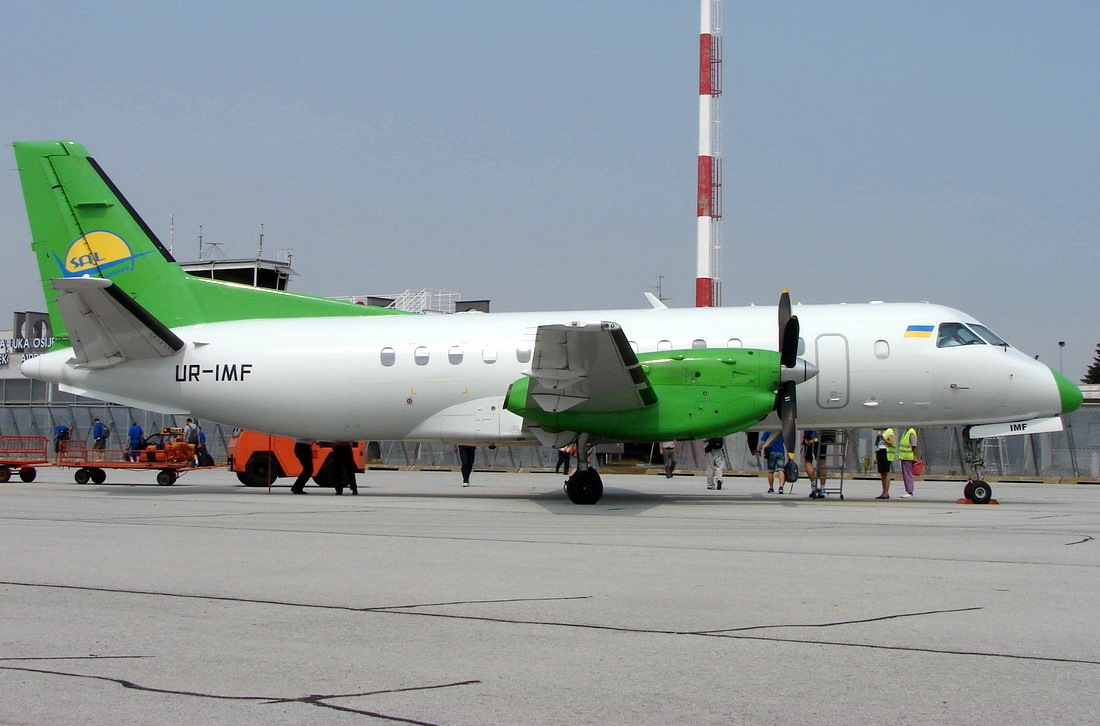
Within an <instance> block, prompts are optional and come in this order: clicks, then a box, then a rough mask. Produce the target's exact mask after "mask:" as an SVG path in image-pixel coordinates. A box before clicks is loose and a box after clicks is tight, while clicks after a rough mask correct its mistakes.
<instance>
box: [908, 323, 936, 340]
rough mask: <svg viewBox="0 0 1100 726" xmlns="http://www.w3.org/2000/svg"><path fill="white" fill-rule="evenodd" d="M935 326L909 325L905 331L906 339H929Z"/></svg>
mask: <svg viewBox="0 0 1100 726" xmlns="http://www.w3.org/2000/svg"><path fill="white" fill-rule="evenodd" d="M935 327H936V326H935V325H910V326H909V327H908V328H906V329H905V337H906V338H931V337H932V329H933V328H935Z"/></svg>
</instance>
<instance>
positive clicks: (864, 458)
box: [0, 402, 1100, 479]
mask: <svg viewBox="0 0 1100 726" xmlns="http://www.w3.org/2000/svg"><path fill="white" fill-rule="evenodd" d="M97 417H98V418H100V419H101V420H102V421H103V422H104V423H106V424H107V426H108V427H110V429H111V437H110V441H109V442H108V447H109V448H111V447H113V448H125V447H126V444H127V441H128V436H127V431H128V430H129V428H130V422H131V421H135V420H136V421H137V422H138V424H140V425H141V427H142V428H143V429H144V430H145V432H146V433H154V432H157V431H160V430H161V429H162V428H164V427H181V426H183V423H184V421H185V420H186V418H187V417H186V416H183V415H168V414H156V413H152V412H149V411H144V410H141V409H136V408H131V407H127V406H117V405H112V404H103V403H91V404H90V403H84V402H74V403H49V404H41V405H36V404H6V405H3V406H0V434H2V435H8V436H13V435H14V436H46V437H47V438H49V439H50V441H51V449H52V439H53V428H54V426H55V425H56V424H59V423H60V424H66V425H68V426H70V427H71V429H72V438H74V439H77V440H86V441H91V431H92V420H93V419H94V418H97ZM199 423H200V425H201V426H202V427H203V430H204V431H205V432H206V437H207V442H206V443H207V449H208V450H209V451H210V454H211V456H213V457H214V459H215V460H217V461H219V462H221V461H225V459H226V445H227V444H228V442H229V438H230V437H231V436H232V434H233V427H231V426H226V425H224V424H219V423H216V422H210V421H200V422H199ZM1065 423H1066V428H1065V430H1064V431H1062V432H1059V433H1052V434H1034V435H1025V436H1011V437H1005V438H1000V439H986V440H985V441H984V443H983V449H982V454H983V457H984V460H985V467H986V473H987V474H988V475H993V476H1007V477H1022V478H1028V477H1035V478H1050V477H1075V476H1076V477H1080V478H1089V479H1098V478H1100V405H1092V404H1086V405H1085V406H1083V407H1082V408H1081V409H1079V410H1078V411H1075V412H1074V413H1072V414H1070V415H1069V416H1066V417H1065ZM894 428H895V430H899V429H900V426H895V427H894ZM899 433H900V431H899ZM918 436H919V438H920V441H921V449H920V454H921V457H922V458H923V459H924V460H925V461H926V462H927V465H928V468H927V469H926V474H925V476H935V475H937V474H939V475H945V476H961V475H965V474H966V473H967V467H966V464H965V446H964V443H963V438H962V429H961V428H929V429H919V430H918ZM873 443H874V435H873V432H872V431H870V430H858V431H853V432H852V433H851V437H850V442H849V445H848V447H847V451H846V455H845V461H844V468H845V471H847V472H852V473H862V472H868V473H870V472H871V471H872V469H873V456H874V451H873ZM621 451H622V447H601V448H600V449H598V450H597V452H598V458H599V460H600V463H608V462H615V461H617V460H619V459H621V458H622V454H621V453H619V452H621ZM626 451H627V453H626V456H627V457H628V458H629V460H630V461H632V462H635V463H643V464H644V463H652V464H656V463H659V462H660V452H659V451H657V449H656V446H646V445H643V446H640V447H638V446H636V447H630V448H628V449H627V450H626ZM377 452H378V456H379V458H380V460H381V463H382V464H383V465H388V466H410V467H411V466H417V467H423V468H431V467H441V468H453V467H457V466H458V455H457V453H456V452H455V451H454V447H453V446H450V445H444V444H427V443H419V444H418V443H414V442H403V441H383V442H379V443H378V446H377ZM726 455H727V459H728V467H727V468H728V469H730V470H733V471H748V472H751V471H760V470H761V462H760V460H759V459H758V458H757V457H756V456H753V455H752V454H751V453H750V452H749V450H748V446H747V443H746V439H745V436H744V434H735V435H733V436H730V437H728V439H727V446H726ZM556 460H557V452H555V451H554V450H553V449H551V448H549V447H545V446H497V447H489V446H479V447H478V448H477V453H476V455H475V460H474V463H475V466H477V467H484V468H502V469H541V468H551V469H552V468H553V467H554V464H555V462H556ZM704 465H705V460H704V457H703V449H702V442H686V443H684V444H681V451H680V464H679V466H680V468H681V469H702V468H704ZM835 465H836V464H834V466H835ZM574 466H575V464H574Z"/></svg>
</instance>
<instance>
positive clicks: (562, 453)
mask: <svg viewBox="0 0 1100 726" xmlns="http://www.w3.org/2000/svg"><path fill="white" fill-rule="evenodd" d="M570 449H573V451H576V450H577V445H576V444H569V445H568V446H562V447H559V448H558V449H557V450H556V451H557V452H558V462H557V463H556V464H554V473H555V474H557V473H558V472H561V473H562V474H565V475H566V476H569V457H570V455H571V454H570V451H569V450H570Z"/></svg>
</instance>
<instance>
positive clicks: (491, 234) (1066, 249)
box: [0, 0, 1100, 379]
mask: <svg viewBox="0 0 1100 726" xmlns="http://www.w3.org/2000/svg"><path fill="white" fill-rule="evenodd" d="M3 8H4V24H3V28H2V29H0V94H2V95H0V143H2V144H3V145H4V146H5V147H7V146H8V145H9V144H10V142H11V141H13V140H31V139H53V138H68V139H73V140H76V141H79V142H81V143H83V144H84V145H85V146H87V147H88V149H89V151H91V153H92V154H93V155H94V156H95V157H96V159H97V161H99V162H100V164H101V165H102V166H103V167H104V168H105V169H106V171H107V172H108V174H110V175H111V176H112V178H113V179H114V180H115V182H116V183H117V184H118V185H119V186H120V188H121V189H122V190H123V192H124V193H125V194H126V195H127V196H128V197H129V199H130V201H131V202H132V203H133V204H134V206H135V207H136V208H137V209H138V211H139V212H140V213H141V214H142V216H143V217H145V219H146V221H147V222H148V223H149V224H150V226H152V227H153V229H154V230H155V231H156V232H157V233H158V234H159V235H160V236H161V237H162V239H165V240H167V238H168V227H169V219H170V218H173V217H174V220H175V250H176V256H177V257H178V258H179V259H193V258H194V257H196V256H197V236H198V227H199V225H202V226H203V231H204V237H205V239H206V241H207V242H216V243H220V245H221V248H222V250H223V251H224V252H225V253H226V254H228V255H229V256H233V257H244V256H250V255H253V254H255V251H256V242H257V237H258V234H259V227H260V224H261V223H262V224H263V225H264V226H265V231H266V238H265V239H266V250H267V251H268V252H269V253H270V252H274V251H277V250H279V249H281V248H285V247H292V248H293V249H294V267H295V269H296V270H297V271H298V272H299V273H300V277H298V278H296V279H295V280H294V282H293V283H292V286H293V289H295V290H297V291H299V292H307V293H315V294H322V295H347V294H367V293H375V292H392V291H398V290H403V289H405V288H432V289H445V290H455V291H458V292H460V293H461V294H462V296H463V297H464V298H466V299H479V298H490V299H492V300H493V306H494V309H495V310H538V309H576V308H589V307H593V308H616V307H636V306H639V305H644V300H643V298H642V294H643V293H644V292H646V291H651V290H653V286H654V285H655V284H656V280H657V276H658V275H663V276H664V287H663V292H664V294H665V295H666V296H667V297H670V298H671V300H670V301H669V304H671V305H676V306H689V305H691V304H693V301H694V292H693V291H694V276H695V252H694V250H695V197H694V193H695V192H694V189H695V157H696V153H697V138H696V134H697V128H698V101H697V95H696V94H697V88H698V86H697V48H698V28H699V6H698V3H697V2H695V0H683V1H682V2H673V1H672V0H666V1H663V2H649V3H639V2H636V1H634V2H627V1H625V0H623V1H619V0H608V1H606V2H593V1H591V0H590V1H588V2H584V1H581V0H557V1H556V2H552V3H529V2H512V1H505V0H498V1H488V0H468V1H467V2H459V3H454V2H443V1H442V0H440V1H438V2H435V1H429V0H402V1H401V2H382V1H376V2H320V3H301V2H282V1H279V0H272V1H270V2H265V3H262V4H261V3H240V2H232V1H229V2H217V3H213V2H187V3H178V2H144V3H130V2H109V1H105V2H99V3H75V2H69V3H66V2H50V1H49V0H46V1H38V2H22V1H21V0H13V1H9V2H6V3H5V4H4V6H3ZM1097 27H1100V3H1095V2H1049V3H1034V2H1031V3H1017V2H922V3H898V2H858V1H853V2H843V3H829V2H776V3H754V2H733V1H732V0H725V2H724V3H723V42H724V48H725V53H724V61H725V62H724V69H725V73H724V84H723V86H724V95H723V100H722V120H723V137H722V151H723V165H724V170H725V180H724V182H725V184H724V193H723V198H724V220H723V241H724V254H723V272H724V275H723V276H724V293H723V303H724V304H726V305H742V304H749V303H757V304H769V305H770V304H774V301H775V299H776V298H777V295H778V292H779V290H780V289H781V288H783V287H784V286H787V287H790V288H791V290H792V295H793V297H794V299H795V300H796V301H803V302H806V303H824V302H846V301H847V302H858V301H866V300H888V301H907V300H931V301H935V302H940V303H944V304H948V305H952V306H954V307H957V308H959V309H961V310H965V311H966V312H968V313H970V314H972V315H975V316H976V317H978V318H979V319H981V320H982V321H984V322H985V323H986V324H988V325H989V326H990V327H991V328H993V329H994V330H996V331H997V332H998V333H1000V334H1001V335H1002V336H1004V337H1005V338H1007V339H1008V340H1009V341H1011V342H1012V343H1013V344H1014V345H1016V346H1017V347H1019V348H1021V349H1023V350H1024V351H1026V352H1028V353H1030V354H1032V355H1035V354H1038V355H1039V356H1040V358H1041V359H1042V360H1044V361H1046V362H1047V363H1049V364H1051V365H1052V366H1054V367H1055V368H1057V367H1058V359H1059V350H1058V346H1057V342H1058V341H1059V340H1065V341H1067V344H1066V347H1065V349H1064V351H1063V363H1062V365H1063V369H1064V372H1065V373H1066V374H1067V375H1068V376H1070V377H1071V378H1073V379H1078V378H1080V376H1081V375H1083V373H1084V370H1085V368H1086V366H1087V365H1088V363H1089V362H1090V361H1091V360H1092V358H1093V353H1094V351H1095V348H1096V344H1097V342H1098V341H1100V324H1098V323H1100V315H1098V313H1097V310H1098V307H1100V306H1098V305H1097V303H1098V302H1100V295H1098V294H1097V292H1096V289H1097V287H1096V270H1097V268H1098V263H1100V252H1098V251H1097V250H1098V248H1097V240H1098V237H1100V234H1098V233H1100V211H1098V205H1100V134H1098V130H1100V124H1098V121H1097V120H1098V119H1100V92H1098V90H1097V89H1098V88H1100V82H1098V81H1100V44H1097V43H1096V42H1095V37H1094V36H1095V29H1096V28H1097ZM3 154H4V163H3V164H0V170H2V172H3V173H2V174H0V245H3V249H5V250H7V252H6V254H5V256H4V260H5V265H4V272H5V274H4V284H3V285H2V286H0V315H3V314H6V311H9V310H16V309H18V310H22V309H35V308H40V307H41V305H42V303H41V293H40V291H39V290H38V287H37V280H36V277H37V275H36V271H35V270H34V265H33V259H32V258H31V255H30V253H29V250H28V247H27V245H28V243H29V235H28V232H27V228H26V220H25V214H24V211H23V207H22V198H21V194H20V192H19V187H18V178H17V175H16V172H15V169H14V166H15V164H14V158H13V156H12V154H11V150H10V148H5V150H4V151H3ZM0 327H7V325H6V324H4V325H0Z"/></svg>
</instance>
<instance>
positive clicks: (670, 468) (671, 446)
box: [661, 441, 676, 479]
mask: <svg viewBox="0 0 1100 726" xmlns="http://www.w3.org/2000/svg"><path fill="white" fill-rule="evenodd" d="M661 457H662V458H663V459H664V464H665V478H666V479H671V478H672V472H674V471H676V442H675V441H662V442H661Z"/></svg>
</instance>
